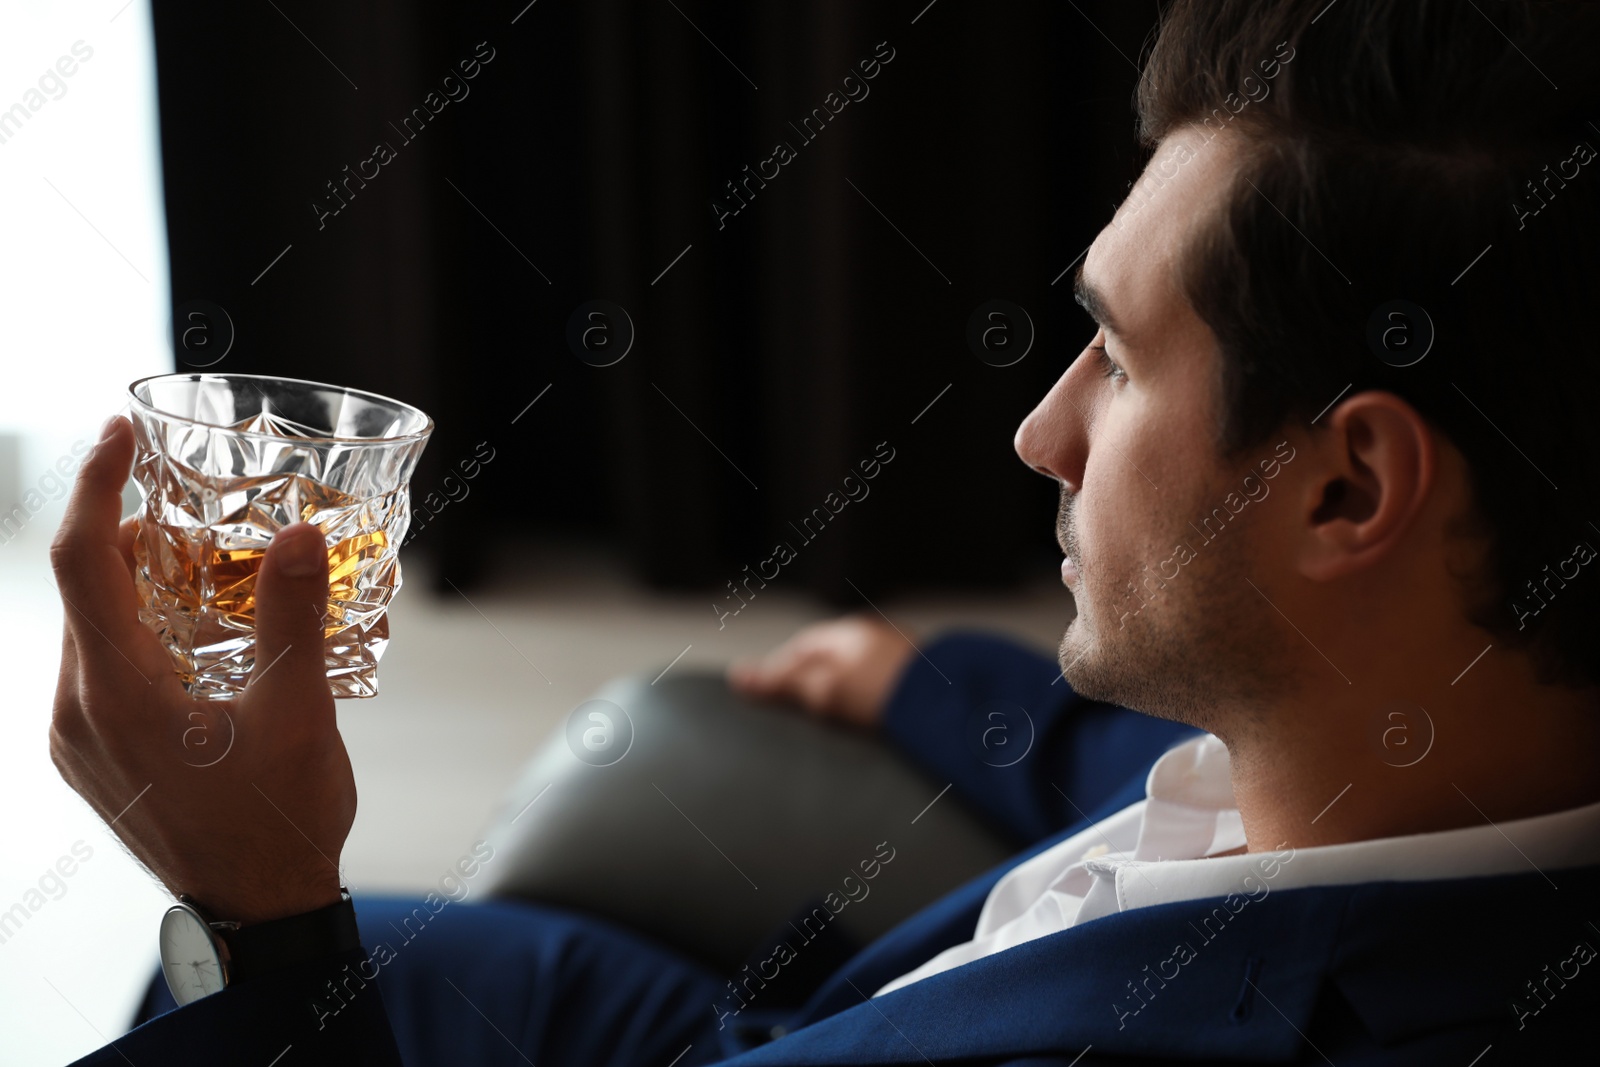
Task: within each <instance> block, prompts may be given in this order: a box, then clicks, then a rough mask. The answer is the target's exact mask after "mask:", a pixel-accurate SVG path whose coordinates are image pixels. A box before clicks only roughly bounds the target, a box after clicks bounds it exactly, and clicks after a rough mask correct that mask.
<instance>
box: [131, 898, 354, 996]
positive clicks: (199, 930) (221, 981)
mask: <svg viewBox="0 0 1600 1067" xmlns="http://www.w3.org/2000/svg"><path fill="white" fill-rule="evenodd" d="M160 943H161V973H162V974H163V975H165V976H166V979H167V988H168V989H170V990H171V991H172V999H173V1000H175V1001H177V1002H178V1006H179V1007H182V1006H183V1005H185V1004H192V1003H194V1002H195V1001H197V1000H199V999H200V998H202V997H208V996H210V995H211V994H213V993H219V992H221V991H222V990H223V989H224V988H225V987H227V986H230V985H235V984H237V983H239V982H242V981H245V980H247V979H250V978H253V977H255V976H257V975H261V974H268V973H270V972H272V971H276V970H281V969H283V968H286V967H293V966H295V965H297V964H302V963H310V962H313V961H315V960H319V959H322V958H324V957H327V956H331V955H335V954H337V953H340V952H348V951H350V950H352V949H357V948H360V947H361V933H360V931H359V930H357V929H356V909H355V906H354V905H353V904H352V903H351V902H350V891H349V890H348V889H346V888H344V887H343V886H340V887H339V902H338V903H337V904H329V905H328V906H327V907H325V908H318V909H317V910H316V911H308V912H306V913H304V914H302V915H291V916H289V917H288V918H285V919H273V920H271V921H269V922H264V923H256V924H254V925H252V926H240V925H239V924H238V923H237V922H226V921H219V920H217V919H213V918H212V917H211V916H210V915H209V914H207V913H206V911H205V909H204V908H202V907H201V906H200V904H199V903H198V902H196V901H195V900H194V899H193V898H192V897H189V896H180V897H179V898H178V903H176V904H174V905H172V907H170V908H168V909H167V912H166V914H165V915H163V916H162V917H161V936H160Z"/></svg>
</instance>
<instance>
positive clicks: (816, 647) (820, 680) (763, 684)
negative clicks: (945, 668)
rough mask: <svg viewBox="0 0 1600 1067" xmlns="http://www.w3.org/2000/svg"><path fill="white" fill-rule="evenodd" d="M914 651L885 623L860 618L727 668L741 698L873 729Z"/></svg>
mask: <svg viewBox="0 0 1600 1067" xmlns="http://www.w3.org/2000/svg"><path fill="white" fill-rule="evenodd" d="M914 655H916V647H915V646H914V645H913V644H912V643H911V641H910V639H909V638H907V637H906V636H905V635H903V634H902V633H900V631H898V630H896V629H895V628H894V627H892V626H890V625H889V624H888V623H885V622H880V621H878V620H877V619H871V618H867V617H864V616H851V617H848V618H843V619H833V620H830V621H828V622H819V623H816V624H814V625H811V626H808V627H806V628H805V629H803V630H801V631H800V632H799V633H797V634H795V635H794V636H793V637H791V638H789V640H787V641H785V642H784V643H783V644H781V645H779V646H778V647H777V648H775V649H774V650H772V651H771V652H769V653H767V655H765V656H763V657H761V658H760V659H757V660H749V661H740V662H736V663H734V664H733V665H732V666H730V667H729V668H728V683H729V684H730V685H731V686H732V687H733V688H734V689H735V690H736V691H738V692H740V693H743V694H745V695H746V696H751V697H756V698H758V699H762V700H788V701H794V702H797V703H799V704H800V705H801V706H802V707H803V708H805V709H806V710H807V711H809V712H811V713H812V714H813V715H818V716H821V717H823V718H828V719H839V720H841V721H843V722H847V723H851V724H853V725H856V726H867V727H870V726H876V725H877V724H878V720H880V719H881V718H882V717H883V711H884V707H885V705H886V704H887V703H888V701H889V694H890V693H891V692H892V691H893V689H894V685H895V683H896V682H897V681H898V680H899V678H900V674H901V672H902V671H904V670H905V668H906V665H907V664H908V663H909V662H910V660H911V657H912V656H914Z"/></svg>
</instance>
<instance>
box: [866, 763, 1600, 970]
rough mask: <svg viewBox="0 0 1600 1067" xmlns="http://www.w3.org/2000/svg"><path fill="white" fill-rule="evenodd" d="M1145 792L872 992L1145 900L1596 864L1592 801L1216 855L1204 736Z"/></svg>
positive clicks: (1224, 842)
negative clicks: (939, 948) (1395, 833)
mask: <svg viewBox="0 0 1600 1067" xmlns="http://www.w3.org/2000/svg"><path fill="white" fill-rule="evenodd" d="M1145 793H1146V799H1144V800H1141V801H1139V802H1137V803H1135V804H1130V805H1129V806H1128V807H1126V808H1123V809H1122V810H1121V811H1119V812H1117V813H1116V814H1115V815H1112V816H1110V817H1109V818H1106V819H1103V820H1101V821H1100V822H1098V823H1096V824H1095V825H1093V826H1090V827H1089V828H1087V829H1085V830H1082V831H1080V832H1079V833H1076V834H1073V835H1072V836H1071V837H1069V838H1067V839H1066V840H1065V841H1062V842H1061V843H1060V844H1057V845H1055V846H1053V847H1051V848H1049V849H1046V850H1045V851H1044V852H1041V853H1040V854H1039V855H1037V856H1035V857H1033V858H1032V859H1030V860H1028V861H1026V862H1024V863H1021V864H1018V865H1017V866H1016V867H1014V868H1012V869H1011V870H1010V871H1008V872H1006V874H1005V875H1004V876H1003V877H1001V879H1000V881H999V882H997V883H995V887H994V889H992V890H990V892H989V897H988V899H987V900H986V901H985V902H984V905H983V911H982V912H981V913H980V914H979V916H978V926H977V929H976V930H974V931H973V934H972V940H970V941H966V942H963V943H962V944H959V945H953V946H951V947H950V948H947V949H945V950H944V951H943V952H941V953H939V954H938V955H937V956H935V957H934V958H933V959H931V960H929V961H928V962H927V963H924V964H923V965H922V966H921V967H918V968H917V969H916V970H914V971H910V972H909V973H906V974H903V975H901V976H900V977H899V978H896V979H894V980H893V981H892V982H889V983H888V984H887V985H885V986H884V987H883V988H882V989H879V990H878V991H877V993H875V994H873V995H874V996H881V995H883V994H884V993H889V992H892V991H894V990H896V989H899V988H901V987H902V986H906V985H910V984H911V983H912V982H916V981H920V980H921V979H923V978H927V977H928V976H930V975H934V974H938V973H940V972H941V971H947V970H949V969H950V968H952V967H959V966H960V965H961V964H963V963H970V962H972V961H973V960H976V959H981V958H983V957H984V956H989V955H993V954H994V953H996V952H1002V951H1004V950H1005V949H1008V948H1012V947H1013V946H1016V945H1020V944H1022V943H1023V942H1025V941H1032V940H1033V939H1034V938H1036V937H1044V936H1045V935H1046V934H1053V933H1056V932H1058V931H1061V930H1065V929H1066V928H1067V927H1069V926H1073V925H1076V924H1077V923H1081V922H1088V921H1089V920H1091V919H1098V918H1101V917H1103V916H1106V915H1111V914H1113V913H1116V912H1119V911H1128V910H1130V909H1132V908H1143V907H1148V906H1149V905H1152V904H1167V903H1171V902H1173V901H1179V900H1200V899H1206V898H1212V897H1224V898H1227V897H1229V896H1230V894H1232V895H1233V899H1234V901H1235V902H1236V903H1237V902H1238V901H1239V899H1240V898H1244V900H1246V901H1255V900H1260V899H1262V898H1263V897H1265V896H1266V895H1268V894H1269V893H1271V892H1272V891H1274V890H1278V889H1297V888H1303V887H1306V886H1328V885H1349V884H1353V883H1357V882H1377V881H1398V882H1404V881H1426V880H1430V879H1440V878H1469V877H1481V876H1488V875H1497V874H1512V873H1517V872H1529V871H1534V870H1537V871H1540V872H1543V871H1551V870H1560V869H1562V868H1566V867H1582V866H1588V865H1592V864H1596V863H1600V803H1597V804H1589V805H1585V806H1584V807H1580V808H1571V809H1568V810H1566V811H1560V812H1556V813H1554V814H1550V815H1540V816H1536V817H1534V818H1530V819H1518V820H1516V821H1514V822H1505V823H1500V824H1498V825H1493V824H1490V823H1489V822H1487V821H1485V822H1484V823H1483V825H1481V826H1469V827H1466V828H1463V829H1459V830H1444V831H1440V832H1437V833H1427V834H1409V835H1407V836H1404V837H1386V838H1378V839H1376V840H1370V841H1353V842H1350V843H1348V844H1343V845H1323V846H1320V847H1316V848H1302V849H1292V848H1286V849H1283V850H1282V851H1279V852H1245V853H1238V854H1235V855H1219V853H1226V852H1231V851H1232V850H1234V849H1237V848H1240V847H1242V846H1244V844H1245V837H1244V826H1243V823H1242V822H1241V821H1240V818H1239V810H1238V808H1236V807H1235V806H1234V799H1233V785H1232V780H1231V779H1230V777H1229V773H1228V750H1227V747H1226V746H1224V745H1223V743H1222V742H1221V741H1219V740H1218V739H1217V738H1216V737H1214V736H1212V735H1210V734H1206V735H1204V736H1201V737H1197V738H1194V739H1193V740H1191V741H1188V742H1185V743H1184V744H1182V745H1179V746H1178V747H1176V748H1174V749H1172V750H1170V751H1169V752H1167V753H1166V754H1165V755H1163V756H1162V757H1161V758H1160V759H1158V760H1157V761H1156V764H1155V766H1154V767H1152V768H1150V776H1149V779H1148V780H1147V782H1146V785H1145ZM1341 796H1342V794H1341ZM1334 802H1335V803H1337V802H1338V801H1337V798H1336V799H1335V801H1334ZM1330 806H1331V805H1330ZM1319 818H1320V816H1319ZM1208 857H1209V858H1208ZM1244 906H1245V904H1244V903H1237V906H1236V907H1233V908H1232V909H1231V910H1234V911H1237V910H1240V909H1242V908H1243V907H1244Z"/></svg>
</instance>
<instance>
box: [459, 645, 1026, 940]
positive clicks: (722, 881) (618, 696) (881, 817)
mask: <svg viewBox="0 0 1600 1067" xmlns="http://www.w3.org/2000/svg"><path fill="white" fill-rule="evenodd" d="M647 678H648V676H640V677H628V678H620V679H617V680H615V681H613V682H611V683H609V684H608V685H606V686H605V687H604V688H602V689H601V690H600V692H599V693H597V694H596V699H599V700H602V701H608V702H609V703H610V705H615V707H614V708H613V707H610V706H608V705H607V704H592V703H586V704H584V705H580V706H579V707H578V708H577V709H574V713H575V717H573V716H569V723H570V724H571V725H570V726H569V728H568V729H566V730H562V731H558V732H557V733H556V734H555V735H554V736H552V737H551V738H550V739H549V740H548V741H547V742H546V743H545V745H544V747H543V748H541V749H540V750H539V752H537V753H536V754H535V755H534V757H533V759H532V760H531V761H530V762H529V764H528V765H527V767H526V769H525V770H524V772H523V773H522V775H521V777H520V778H519V780H518V781H517V782H516V784H515V786H514V787H513V788H512V789H511V791H510V792H509V793H508V795H507V797H506V800H505V802H504V804H503V805H502V807H501V808H500V810H499V811H498V812H497V814H496V816H495V818H494V819H493V821H492V824H491V826H490V829H489V830H488V831H487V832H486V834H485V835H484V836H485V837H486V839H487V840H488V841H489V842H490V844H492V845H493V846H494V849H495V859H494V862H493V863H491V864H489V865H488V866H487V867H486V868H485V873H486V875H487V876H488V878H489V884H488V887H487V888H488V889H489V891H490V892H491V893H492V894H494V895H498V896H503V897H521V898H525V899H530V900H537V901H542V902H545V903H551V904H558V905H563V906H568V907H574V908H579V909H583V910H586V911H589V912H591V913H594V914H597V915H600V916H602V917H605V918H608V919H612V920H615V921H617V922H620V923H622V924H625V925H627V926H631V927H633V928H634V929H636V930H639V931H641V932H643V933H645V934H648V935H650V936H652V937H655V938H657V939H659V940H661V941H664V942H666V943H668V944H671V945H673V946H675V947H678V948H679V949H681V950H684V951H686V952H689V953H690V954H692V955H694V956H696V957H698V958H700V959H701V960H703V961H705V962H707V963H710V964H712V965H713V966H717V967H719V968H723V969H726V970H733V969H736V968H737V967H738V965H739V964H740V963H742V962H744V961H745V960H746V959H747V958H748V955H749V953H750V952H751V951H752V950H753V949H755V948H756V947H757V946H758V944H759V943H760V942H761V940H762V938H763V937H764V936H766V935H770V934H772V933H773V932H774V930H776V929H777V928H778V927H779V926H780V925H781V924H783V923H784V922H785V920H788V919H790V918H792V917H793V916H794V914H795V913H796V911H797V910H798V909H800V908H801V907H802V906H804V905H806V904H808V903H814V902H816V901H818V900H823V899H826V898H827V894H829V893H833V894H836V896H835V897H834V898H833V901H834V903H833V907H834V908H836V909H838V910H837V923H838V926H839V928H840V929H841V930H842V931H843V932H845V933H846V934H848V935H849V936H850V937H851V938H852V939H854V940H856V941H858V942H865V941H867V940H870V939H871V938H874V937H876V936H877V935H879V934H881V933H883V932H884V931H886V930H888V929H889V928H890V927H891V926H893V925H894V924H895V923H897V922H899V921H900V920H901V919H903V918H905V917H906V916H908V915H909V914H911V913H912V912H913V911H915V910H916V909H918V908H919V907H921V906H922V905H924V904H926V903H928V902H930V901H932V900H934V899H935V898H936V897H938V896H940V895H941V894H943V893H944V892H946V891H947V890H949V889H951V888H953V887H955V886H956V885H958V884H960V883H961V882H963V881H965V880H967V879H968V878H970V877H972V876H974V875H976V874H978V873H980V872H982V871H984V870H986V869H988V868H989V867H991V866H993V865H995V864H997V863H999V862H1000V861H1002V860H1003V859H1005V858H1006V856H1007V855H1008V854H1009V853H1010V851H1011V849H1010V848H1009V847H1008V846H1007V845H1006V844H1005V843H1004V842H1002V841H1001V840H1000V839H999V838H998V837H997V836H995V835H994V834H993V833H991V832H990V831H989V830H988V829H987V828H986V827H984V826H983V825H982V824H980V823H979V822H978V820H977V819H976V818H975V817H974V816H973V815H972V814H971V813H970V812H968V811H967V810H966V809H965V808H964V807H963V806H962V804H961V802H960V801H959V800H958V799H957V798H956V797H955V796H954V795H953V794H945V795H944V796H943V797H939V794H940V791H941V790H942V789H943V788H944V787H945V785H946V784H947V783H945V782H937V781H933V780H931V779H929V778H927V777H926V776H924V775H923V774H921V773H919V772H918V771H916V770H913V769H912V768H911V767H910V766H909V765H908V764H907V763H906V761H905V760H904V759H903V758H901V757H900V756H899V754H898V753H896V752H894V751H893V750H891V749H890V748H889V747H888V746H886V745H885V744H883V743H882V742H881V741H879V740H877V739H876V738H874V737H871V736H867V735H864V734H862V733H860V732H857V731H851V730H847V729H844V728H840V727H836V726H833V725H829V724H825V723H821V722H819V721H817V720H815V719H812V718H809V717H806V716H804V715H803V714H801V713H799V712H798V711H795V710H790V709H779V708H773V707H770V706H765V705H760V704H755V703H752V702H750V701H747V700H745V699H743V698H741V697H739V696H737V695H735V694H734V693H732V692H731V691H729V689H728V688H727V686H726V684H725V682H724V681H723V678H722V676H721V675H720V674H714V673H707V672H701V673H693V672H688V671H685V672H682V673H675V674H674V675H672V676H669V677H667V678H663V679H661V680H660V681H659V682H657V683H655V684H654V685H651V684H650V682H649V681H648V680H647ZM616 708H620V709H621V712H622V713H621V714H619V713H618V712H617V711H616ZM592 711H598V712H600V713H601V714H603V715H605V716H607V719H609V720H612V721H611V729H610V733H609V736H608V734H607V730H606V721H607V720H606V719H593V718H591V717H590V715H589V713H590V712H592ZM630 724H631V733H632V737H631V739H629V738H627V737H625V736H624V735H625V734H626V733H627V732H628V731H629V726H630ZM586 734H587V743H586V737H585V735H586ZM579 753H581V754H582V755H583V756H584V759H580V758H579V755H578V754H579ZM618 757H620V758H618ZM612 761H614V762H612ZM597 764H606V765H597ZM936 797H939V799H938V802H937V803H932V802H933V801H934V800H935V798H936ZM530 802H531V804H530ZM930 803H932V806H931V807H929V805H930ZM885 856H892V858H891V859H889V860H888V861H887V862H883V859H884V857H885ZM869 873H870V874H871V875H872V877H871V878H870V879H869V878H868V877H867V874H869Z"/></svg>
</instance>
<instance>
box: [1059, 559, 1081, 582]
mask: <svg viewBox="0 0 1600 1067" xmlns="http://www.w3.org/2000/svg"><path fill="white" fill-rule="evenodd" d="M1076 577H1078V565H1077V564H1076V563H1074V562H1072V557H1071V556H1068V557H1067V558H1065V559H1063V560H1062V561H1061V581H1062V582H1063V583H1064V584H1066V585H1071V584H1072V581H1073V579H1074V578H1076Z"/></svg>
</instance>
